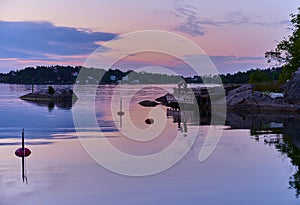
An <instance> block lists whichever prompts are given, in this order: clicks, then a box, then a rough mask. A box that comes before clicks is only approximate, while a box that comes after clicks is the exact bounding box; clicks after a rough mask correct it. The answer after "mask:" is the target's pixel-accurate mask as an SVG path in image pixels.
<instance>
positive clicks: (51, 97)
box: [20, 88, 77, 102]
mask: <svg viewBox="0 0 300 205" xmlns="http://www.w3.org/2000/svg"><path fill="white" fill-rule="evenodd" d="M20 99H22V100H29V101H49V102H72V100H73V101H74V100H77V96H76V95H75V94H74V93H73V90H72V89H71V88H60V89H57V90H55V92H54V94H49V91H48V90H47V89H42V90H38V91H35V92H33V93H28V94H26V95H23V96H21V97H20Z"/></svg>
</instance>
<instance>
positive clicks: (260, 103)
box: [226, 84, 300, 113]
mask: <svg viewBox="0 0 300 205" xmlns="http://www.w3.org/2000/svg"><path fill="white" fill-rule="evenodd" d="M226 100H227V107H228V109H229V110H238V111H248V112H271V113H300V106H297V105H293V104H290V103H288V102H287V101H286V99H285V98H277V99H273V98H271V97H270V96H269V95H266V94H263V93H262V92H259V91H253V86H252V85H250V84H246V85H241V86H240V87H238V88H235V89H232V90H230V91H228V93H227V96H226Z"/></svg>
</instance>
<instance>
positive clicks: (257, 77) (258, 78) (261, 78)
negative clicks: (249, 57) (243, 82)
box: [249, 70, 271, 83]
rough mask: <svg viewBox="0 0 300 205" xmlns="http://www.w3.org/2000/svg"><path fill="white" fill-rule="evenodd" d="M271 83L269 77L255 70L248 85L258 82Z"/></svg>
mask: <svg viewBox="0 0 300 205" xmlns="http://www.w3.org/2000/svg"><path fill="white" fill-rule="evenodd" d="M269 81H271V78H270V76H268V75H267V74H266V73H264V72H263V71H261V70H256V71H255V72H253V73H251V75H250V79H249V83H260V82H269Z"/></svg>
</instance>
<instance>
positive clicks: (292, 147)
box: [250, 115, 300, 198]
mask: <svg viewBox="0 0 300 205" xmlns="http://www.w3.org/2000/svg"><path fill="white" fill-rule="evenodd" d="M255 119H256V123H255V124H256V125H258V124H259V125H260V126H254V127H251V129H250V133H251V135H252V136H254V139H255V140H259V139H260V138H259V136H263V139H264V143H265V144H266V145H274V146H275V147H276V149H277V150H278V151H279V152H281V153H283V154H285V155H286V156H287V157H289V158H290V160H291V163H292V165H293V166H294V168H295V172H294V174H293V175H292V176H290V178H289V186H290V187H289V188H291V189H294V190H295V192H296V193H295V195H296V197H297V198H298V197H299V196H300V127H299V125H300V116H281V117H279V118H278V116H277V117H275V118H274V116H273V117H272V116H271V115H269V116H262V115H261V116H257V117H256V118H253V120H255ZM262 119H263V120H262ZM266 119H269V121H268V120H266ZM275 120H276V122H275ZM257 122H264V123H261V124H260V123H258V124H257ZM270 125H271V126H270Z"/></svg>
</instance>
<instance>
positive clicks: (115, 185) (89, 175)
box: [0, 84, 300, 205]
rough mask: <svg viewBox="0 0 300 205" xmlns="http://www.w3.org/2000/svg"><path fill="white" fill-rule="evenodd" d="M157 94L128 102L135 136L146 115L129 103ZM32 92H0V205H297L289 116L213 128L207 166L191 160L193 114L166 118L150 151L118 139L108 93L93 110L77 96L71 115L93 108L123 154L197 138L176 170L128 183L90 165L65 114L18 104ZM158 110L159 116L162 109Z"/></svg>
mask: <svg viewBox="0 0 300 205" xmlns="http://www.w3.org/2000/svg"><path fill="white" fill-rule="evenodd" d="M140 86H141V85H135V86H128V87H126V86H125V87H124V88H123V89H125V90H126V92H127V93H129V94H133V93H134V88H138V87H140ZM160 87H161V86H151V87H146V88H144V89H142V90H141V91H139V92H137V93H135V94H134V98H132V99H131V101H130V103H129V104H130V106H129V110H130V113H129V115H130V118H132V121H133V123H134V124H135V126H136V127H138V128H139V129H146V128H147V127H148V126H149V125H146V124H145V123H144V119H146V118H147V117H148V114H149V110H150V108H144V107H141V106H139V105H138V104H137V103H138V102H139V101H141V100H145V99H150V100H152V99H155V98H156V97H159V96H161V95H162V94H165V93H166V91H165V90H163V89H161V88H160ZM171 88H172V86H169V87H167V88H166V89H169V90H171ZM30 90H31V87H30V86H23V85H3V84H2V85H0V115H1V120H0V130H1V132H0V190H1V191H0V193H1V194H0V204H1V205H2V204H3V205H14V204H20V203H21V204H28V205H33V204H43V205H48V204H51V205H52V204H72V205H77V204H78V205H81V204H84V203H86V204H106V205H110V204H114V205H116V204H130V205H132V204H139V205H140V204H184V203H185V204H197V205H198V204H210V205H216V204H222V205H223V204H231V205H238V204H245V205H248V204H249V205H250V204H251V205H253V204H263V205H265V204H273V205H274V204H278V205H279V204H280V205H282V204H299V199H298V198H297V195H298V193H299V192H300V172H299V166H300V158H299V157H300V127H299V124H300V123H299V122H300V121H299V119H298V117H297V116H277V115H267V116H265V115H260V114H251V115H250V114H247V115H241V114H234V113H230V114H229V115H228V118H227V123H226V126H220V125H214V127H215V129H222V130H223V134H222V137H221V140H220V142H219V144H218V146H217V148H216V149H215V151H214V152H213V153H212V155H211V156H210V157H209V158H208V159H207V160H206V161H204V162H199V161H198V154H199V151H200V149H201V147H202V145H203V141H204V137H205V135H206V133H207V130H208V128H209V126H207V125H204V126H200V127H199V126H198V125H195V123H193V122H194V120H193V113H188V112H187V117H186V119H187V121H186V122H187V125H186V127H184V126H183V125H182V123H181V122H178V118H176V117H172V116H169V117H168V119H167V122H166V125H165V130H164V132H162V133H161V136H159V137H158V138H157V139H155V140H151V141H149V142H143V143H141V142H136V141H134V140H128V139H126V138H125V137H124V136H123V134H122V133H120V132H119V130H120V129H123V130H126V127H127V126H128V125H127V124H126V118H124V119H125V120H124V119H122V127H120V123H121V122H120V120H119V119H117V120H113V116H112V114H111V111H110V109H111V96H112V95H113V94H114V90H115V89H114V87H113V86H102V87H101V88H100V89H98V91H97V97H96V103H95V106H94V105H91V104H90V102H89V101H88V100H85V99H88V97H89V95H91V92H90V88H89V87H82V96H80V97H84V96H85V97H86V98H81V99H83V100H79V101H78V102H76V103H75V106H74V107H73V108H72V109H74V108H75V107H76V109H78V110H79V111H82V112H83V113H84V112H88V110H89V109H87V108H89V107H90V106H93V108H95V116H96V120H97V123H98V124H99V125H100V126H101V127H102V131H103V133H104V136H105V137H107V139H108V140H109V142H110V143H111V144H112V145H113V146H114V147H117V148H118V149H119V150H122V152H125V153H128V154H132V155H138V156H142V155H149V154H153V153H156V152H159V151H160V150H163V149H164V147H166V146H168V145H169V144H170V142H172V140H174V139H175V138H176V137H179V138H182V139H188V138H189V137H190V135H192V134H194V133H195V132H194V131H195V130H196V129H197V130H198V129H199V130H200V131H199V132H198V136H197V138H196V141H195V142H194V144H193V147H192V148H191V150H190V151H189V152H188V153H187V154H186V155H185V157H184V158H183V159H182V160H181V161H179V162H178V163H177V164H176V165H175V166H172V167H171V168H170V169H168V170H166V171H164V172H161V173H158V174H155V175H151V176H145V177H129V176H123V175H119V174H116V173H113V172H111V171H109V170H107V169H105V168H103V167H102V166H100V165H98V164H97V163H96V162H95V161H94V160H93V159H92V158H91V157H89V155H88V154H87V153H86V151H85V149H84V148H83V147H82V145H81V143H80V141H79V139H78V138H77V135H80V136H83V137H86V138H97V137H98V136H97V133H96V132H95V131H93V129H91V128H90V127H84V125H82V127H81V128H80V130H81V132H80V133H76V130H75V128H74V123H73V117H72V109H71V108H70V105H61V104H60V105H52V104H50V105H49V104H35V103H30V102H26V101H22V100H19V99H18V97H19V96H21V95H23V94H26V93H28V92H30ZM116 95H117V96H118V95H119V94H116ZM118 97H120V96H118ZM122 97H123V104H124V105H125V104H128V103H127V101H126V96H122ZM117 99H119V98H117ZM117 104H118V103H117ZM159 107H160V106H159ZM160 109H162V110H163V111H164V112H166V108H164V107H160ZM203 119H204V120H201V121H205V119H206V118H203ZM201 124H205V123H204V122H201ZM22 128H25V136H26V145H27V147H29V148H30V149H31V150H32V155H31V156H30V157H29V158H27V160H26V170H27V176H28V184H25V183H23V182H22V179H21V160H20V159H19V158H17V157H15V156H14V151H15V150H16V149H17V148H19V147H20V137H21V129H22ZM99 140H101V137H99ZM103 140H105V139H103ZM182 146H185V145H184V144H183V145H182ZM149 166H151V165H149Z"/></svg>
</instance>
